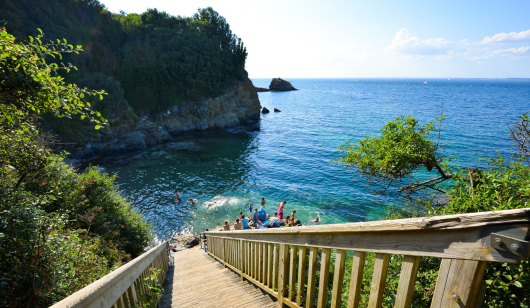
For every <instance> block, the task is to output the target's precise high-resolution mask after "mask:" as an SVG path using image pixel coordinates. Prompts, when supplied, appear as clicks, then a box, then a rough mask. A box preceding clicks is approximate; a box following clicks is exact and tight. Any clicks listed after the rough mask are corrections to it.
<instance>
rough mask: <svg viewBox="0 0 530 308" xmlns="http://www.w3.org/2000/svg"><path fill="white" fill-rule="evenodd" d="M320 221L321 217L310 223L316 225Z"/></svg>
mask: <svg viewBox="0 0 530 308" xmlns="http://www.w3.org/2000/svg"><path fill="white" fill-rule="evenodd" d="M319 221H320V217H317V218H315V219H313V220H311V221H310V222H311V223H314V224H318V222H319Z"/></svg>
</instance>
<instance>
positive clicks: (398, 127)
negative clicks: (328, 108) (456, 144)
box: [337, 113, 530, 307]
mask: <svg viewBox="0 0 530 308" xmlns="http://www.w3.org/2000/svg"><path fill="white" fill-rule="evenodd" d="M441 120H443V117H441V118H437V121H438V122H439V121H441ZM437 121H435V122H431V123H428V124H427V125H425V126H419V125H418V121H417V120H416V119H414V118H411V117H398V118H396V119H395V120H394V121H392V122H390V123H388V124H387V125H385V126H384V127H383V129H382V130H381V132H382V134H381V136H380V137H378V138H370V137H367V138H365V139H364V140H361V141H359V142H358V143H357V144H354V143H352V142H348V143H346V144H345V145H343V146H341V147H339V150H340V151H342V152H343V153H345V156H344V157H342V158H340V159H338V160H337V162H338V163H342V164H344V165H345V166H348V167H353V168H356V169H357V170H359V171H360V173H361V174H363V175H366V176H368V178H369V180H370V182H371V183H372V184H374V185H377V184H379V185H382V186H383V190H386V189H387V188H388V187H389V186H391V185H395V186H397V191H398V192H401V193H406V194H408V195H409V196H410V197H413V198H412V199H411V202H410V203H409V204H408V205H400V206H393V207H390V208H389V214H388V216H387V219H399V218H411V217H420V216H436V215H449V214H461V213H471V212H481V211H494V210H506V209H515V208H528V207H530V182H529V181H528V179H530V162H529V155H528V154H529V153H530V146H529V143H528V140H530V130H529V127H530V123H529V120H528V113H525V114H523V115H522V116H521V117H520V119H519V121H518V122H516V123H515V124H514V125H512V126H511V127H510V136H511V139H512V140H513V141H514V142H515V144H516V146H517V149H518V151H517V153H514V154H513V155H512V157H510V158H505V157H502V156H500V155H499V154H497V156H496V157H493V158H484V160H486V161H487V162H488V167H487V168H485V169H483V170H481V169H471V168H469V167H468V168H467V169H466V168H462V167H460V168H459V167H452V168H450V167H448V165H447V163H448V162H449V161H450V159H448V157H444V156H443V155H441V154H440V153H443V152H442V149H441V148H440V146H439V140H436V141H435V140H434V138H433V137H432V134H431V133H432V132H433V130H434V127H435V124H436V123H437ZM436 137H437V138H439V134H438V136H436ZM431 170H436V171H437V172H438V176H437V177H436V178H430V179H425V176H426V175H425V173H427V172H429V171H431ZM418 176H419V177H423V180H421V181H418V180H416V177H418ZM401 181H403V183H404V184H402V185H401V186H398V185H396V183H397V184H401ZM442 182H443V183H442ZM426 188H430V189H433V190H434V191H437V192H438V193H439V192H444V193H445V194H446V196H447V197H446V198H438V199H437V202H434V201H433V200H432V199H430V198H429V195H428V194H425V193H423V194H422V195H420V196H418V195H412V193H414V192H418V191H419V190H422V189H426ZM414 197H415V198H414ZM440 200H442V201H440ZM368 258H369V257H368ZM393 260H395V262H392V263H391V264H390V267H389V275H388V278H387V282H388V283H387V293H386V294H387V296H386V298H385V303H386V304H387V305H389V306H391V305H393V300H394V299H393V297H392V295H393V294H395V291H396V290H397V282H398V280H399V271H400V266H401V260H400V257H399V256H395V257H394V259H393ZM350 262H351V261H350ZM439 264H440V262H439V260H438V259H435V258H423V259H422V262H421V264H420V270H419V272H418V280H417V283H416V286H415V291H414V295H413V303H412V306H413V307H428V306H430V300H431V297H432V294H433V290H434V286H435V283H436V277H437V274H438V268H439ZM370 271H371V268H370V267H369V268H367V270H366V271H365V273H366V272H370ZM529 273H530V262H529V260H528V259H525V260H523V261H522V262H520V263H519V264H507V263H493V262H490V263H488V266H487V267H486V272H485V275H484V279H486V283H487V293H486V299H485V303H484V306H487V307H529V306H530V275H529ZM363 283H364V285H363V287H364V288H368V289H369V285H368V284H367V282H366V281H365V282H363Z"/></svg>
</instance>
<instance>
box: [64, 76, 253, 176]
mask: <svg viewBox="0 0 530 308" xmlns="http://www.w3.org/2000/svg"><path fill="white" fill-rule="evenodd" d="M260 110H261V105H260V101H259V98H258V94H257V91H256V88H255V87H254V85H253V84H252V81H250V79H247V80H245V81H240V82H238V83H237V84H235V85H234V86H233V87H231V88H230V89H228V90H227V92H226V93H225V94H223V95H221V96H218V97H215V98H210V99H206V100H204V101H202V102H199V103H183V104H181V105H179V106H173V107H171V108H170V109H169V110H167V111H165V112H163V113H160V114H158V115H156V116H151V117H148V116H144V117H142V118H141V119H140V120H139V121H136V122H135V121H132V120H130V121H127V122H125V123H122V124H120V125H118V126H114V127H111V126H109V127H107V128H106V129H105V131H102V132H100V133H99V134H98V136H97V137H96V138H94V139H93V140H91V141H90V142H88V143H87V144H85V145H84V146H83V147H70V148H67V149H66V150H67V151H68V152H70V153H71V154H70V155H69V156H68V158H67V159H66V160H65V161H66V162H67V163H70V164H71V165H72V166H74V167H84V166H86V165H88V164H89V163H90V162H92V161H98V160H100V159H102V158H105V157H109V156H117V155H123V154H126V153H129V152H138V151H145V150H146V149H148V148H151V147H153V146H156V145H159V144H164V143H167V142H170V141H173V140H174V137H175V136H177V135H178V134H180V133H182V132H187V131H194V130H205V129H210V128H226V127H232V126H236V125H238V124H241V123H244V122H246V121H251V120H256V119H259V117H260Z"/></svg>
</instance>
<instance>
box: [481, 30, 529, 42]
mask: <svg viewBox="0 0 530 308" xmlns="http://www.w3.org/2000/svg"><path fill="white" fill-rule="evenodd" d="M525 42H530V30H526V31H521V32H519V33H517V32H510V33H504V32H502V33H499V34H495V35H494V36H492V37H489V36H486V37H485V38H484V39H483V40H482V43H483V44H492V43H525Z"/></svg>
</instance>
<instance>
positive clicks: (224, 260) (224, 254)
mask: <svg viewBox="0 0 530 308" xmlns="http://www.w3.org/2000/svg"><path fill="white" fill-rule="evenodd" d="M226 240H227V239H226V238H223V239H222V240H221V243H222V246H223V266H224V267H226Z"/></svg>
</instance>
